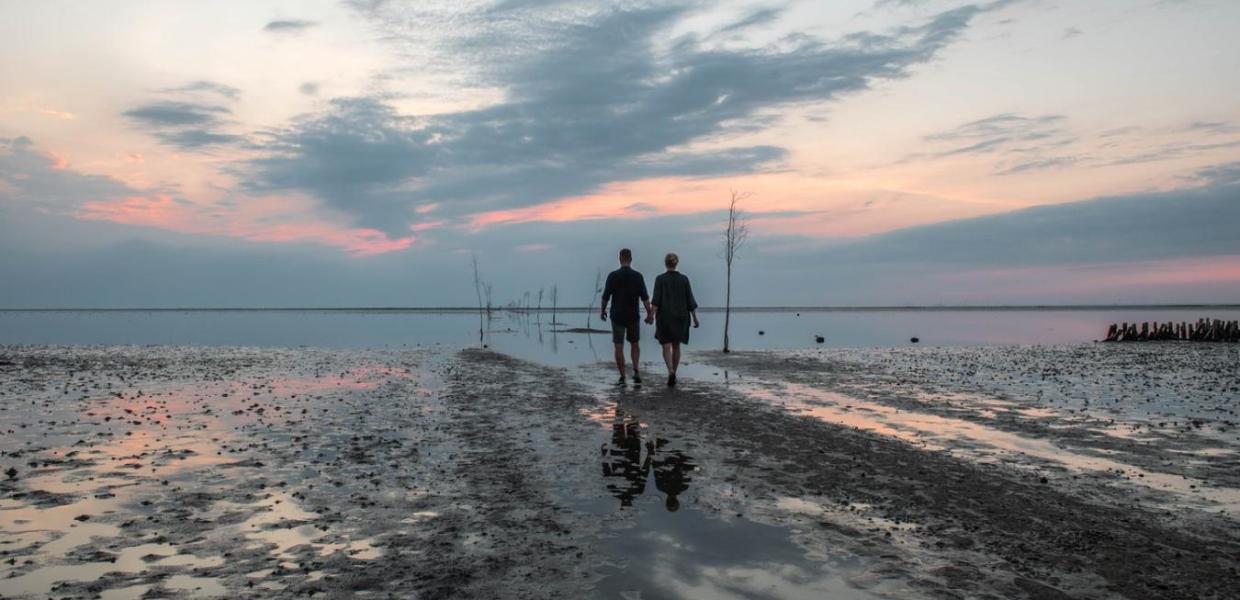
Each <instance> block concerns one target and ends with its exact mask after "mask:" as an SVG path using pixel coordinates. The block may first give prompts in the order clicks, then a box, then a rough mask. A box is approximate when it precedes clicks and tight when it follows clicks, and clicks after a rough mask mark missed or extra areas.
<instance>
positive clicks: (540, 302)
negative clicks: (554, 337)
mask: <svg viewBox="0 0 1240 600" xmlns="http://www.w3.org/2000/svg"><path fill="white" fill-rule="evenodd" d="M542 298H543V288H538V311H539V312H542Z"/></svg>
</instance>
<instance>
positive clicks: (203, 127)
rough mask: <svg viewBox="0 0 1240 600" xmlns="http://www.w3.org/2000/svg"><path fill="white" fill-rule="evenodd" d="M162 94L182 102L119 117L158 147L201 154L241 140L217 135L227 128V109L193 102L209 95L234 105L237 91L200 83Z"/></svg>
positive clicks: (155, 104) (154, 105)
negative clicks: (134, 126) (126, 119)
mask: <svg viewBox="0 0 1240 600" xmlns="http://www.w3.org/2000/svg"><path fill="white" fill-rule="evenodd" d="M163 91H164V92H165V93H168V94H173V95H174V96H176V97H179V98H182V99H177V100H158V101H154V102H148V103H146V104H141V105H139V106H136V107H134V108H131V109H129V110H127V111H125V112H123V113H121V114H122V115H124V116H125V117H127V118H128V119H129V120H130V121H131V122H132V123H134V124H135V125H136V126H138V127H139V128H141V129H143V130H144V131H146V132H147V133H150V134H151V135H152V136H154V137H155V139H157V140H159V141H160V142H161V143H163V144H167V145H169V146H173V147H176V148H180V149H182V150H202V149H205V148H208V147H211V146H218V145H223V144H234V143H238V142H241V141H242V140H243V139H244V138H243V137H242V136H238V135H233V134H227V133H220V132H219V131H218V129H219V128H221V127H225V126H227V125H229V121H228V120H227V118H228V117H229V116H230V115H231V114H232V110H231V109H229V108H228V107H225V106H221V105H219V104H214V103H211V102H204V101H200V100H198V99H195V95H196V94H199V93H209V94H216V95H219V96H221V97H223V98H224V99H225V100H229V101H235V100H237V99H238V98H239V97H240V96H241V91H240V90H238V89H237V88H234V87H231V86H227V85H224V84H221V83H216V82H213V81H205V80H200V81H194V82H191V83H188V84H186V85H183V86H179V87H175V88H168V89H165V90H163ZM184 98H190V99H184Z"/></svg>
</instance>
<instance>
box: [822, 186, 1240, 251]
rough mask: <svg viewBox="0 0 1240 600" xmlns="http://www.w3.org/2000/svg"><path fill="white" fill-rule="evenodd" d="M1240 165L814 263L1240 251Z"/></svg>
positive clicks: (930, 231) (922, 233)
mask: <svg viewBox="0 0 1240 600" xmlns="http://www.w3.org/2000/svg"><path fill="white" fill-rule="evenodd" d="M1237 173H1240V171H1237V170H1236V169H1235V166H1234V165H1229V166H1224V167H1220V168H1217V169H1215V170H1211V171H1209V172H1203V173H1202V174H1201V178H1203V179H1205V180H1207V181H1208V183H1207V184H1206V185H1204V186H1202V187H1197V188H1191V189H1183V190H1175V191H1169V192H1151V193H1146V194H1134V195H1128V196H1117V197H1107V198H1098V199H1094V200H1087V201H1083V202H1074V203H1068V204H1055V205H1044V206H1037V207H1033V208H1028V209H1024V210H1019V211H1015V212H1010V213H1004V214H998V215H990V216H985V217H978V218H974V219H963V220H958V221H950V222H946V223H937V224H933V225H925V226H921V227H914V228H910V229H904V230H899V231H894V232H890V233H886V234H881V235H876V236H872V237H870V238H868V239H866V240H864V241H861V242H858V243H856V244H850V245H846V246H841V247H840V248H838V249H836V250H834V251H832V252H831V253H829V256H826V257H824V256H818V257H816V258H815V259H814V260H816V261H823V260H831V261H852V262H860V263H862V264H892V263H916V264H923V263H928V264H939V265H951V266H956V267H959V266H964V267H994V266H1004V267H1014V266H1031V265H1065V264H1078V263H1091V262H1138V261H1145V260H1158V259H1171V258H1183V257H1192V256H1214V255H1232V254H1240V236H1236V235H1235V231H1234V223H1236V222H1240V182H1238V181H1237V179H1240V177H1237Z"/></svg>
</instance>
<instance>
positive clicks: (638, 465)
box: [603, 408, 695, 511]
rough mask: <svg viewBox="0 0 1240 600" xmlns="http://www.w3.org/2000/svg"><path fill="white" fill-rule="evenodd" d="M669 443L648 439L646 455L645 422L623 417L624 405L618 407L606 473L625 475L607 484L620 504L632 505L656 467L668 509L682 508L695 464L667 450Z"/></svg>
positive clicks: (606, 451)
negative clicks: (621, 409)
mask: <svg viewBox="0 0 1240 600" xmlns="http://www.w3.org/2000/svg"><path fill="white" fill-rule="evenodd" d="M666 444H667V440H662V439H656V440H653V441H647V442H646V444H645V449H646V456H645V458H644V459H643V458H642V439H641V425H640V424H639V423H637V422H636V421H631V420H628V419H625V418H623V417H622V416H621V415H620V409H619V408H617V409H616V422H615V423H613V424H612V431H611V447H610V448H604V450H603V476H604V477H611V478H616V479H623V481H620V482H615V483H608V484H607V491H609V492H611V495H613V496H615V497H616V498H617V499H619V500H620V506H622V507H624V506H632V505H633V501H634V500H636V499H637V497H638V496H640V495H642V493H643V492H645V491H646V480H647V479H648V476H649V474H650V471H651V469H653V470H654V485H655V488H656V489H658V490H659V491H660V492H662V493H663V494H665V495H666V496H667V500H666V503H665V505H666V506H667V510H669V511H675V510H677V509H679V508H680V500H679V498H678V496H679V495H680V494H681V493H683V492H684V491H685V490H687V489H689V482H690V481H691V478H690V477H689V472H690V471H692V470H693V469H694V468H695V465H694V464H693V461H692V459H691V458H690V457H688V456H686V455H685V454H684V453H683V452H681V451H679V450H670V451H668V450H663V449H662V447H663V446H665V445H666Z"/></svg>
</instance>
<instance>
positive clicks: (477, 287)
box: [470, 252, 486, 343]
mask: <svg viewBox="0 0 1240 600" xmlns="http://www.w3.org/2000/svg"><path fill="white" fill-rule="evenodd" d="M470 256H471V257H472V258H473V261H474V292H475V293H476V294H478V342H479V343H482V342H483V341H484V339H485V337H484V332H485V331H486V322H485V320H484V317H483V312H482V276H481V275H479V274H478V253H476V252H471V253H470Z"/></svg>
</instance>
